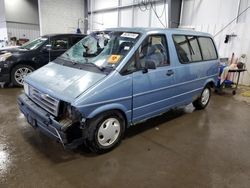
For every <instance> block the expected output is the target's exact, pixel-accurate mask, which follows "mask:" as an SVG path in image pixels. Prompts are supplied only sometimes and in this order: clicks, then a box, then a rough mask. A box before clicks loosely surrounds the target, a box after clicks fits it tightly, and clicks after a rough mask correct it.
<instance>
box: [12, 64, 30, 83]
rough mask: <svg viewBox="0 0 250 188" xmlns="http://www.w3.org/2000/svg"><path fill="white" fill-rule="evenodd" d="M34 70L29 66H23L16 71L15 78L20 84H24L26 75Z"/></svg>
mask: <svg viewBox="0 0 250 188" xmlns="http://www.w3.org/2000/svg"><path fill="white" fill-rule="evenodd" d="M31 72H32V70H31V69H30V68H27V67H21V68H19V69H17V70H16V72H15V80H16V82H17V83H18V84H20V85H23V80H24V78H25V76H27V75H28V74H29V73H31Z"/></svg>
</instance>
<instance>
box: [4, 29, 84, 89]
mask: <svg viewBox="0 0 250 188" xmlns="http://www.w3.org/2000/svg"><path fill="white" fill-rule="evenodd" d="M84 37H85V35H82V34H53V35H45V36H42V37H40V38H38V39H35V40H33V41H31V42H28V43H26V44H24V45H23V46H21V47H18V48H10V49H5V50H2V51H1V50H0V82H4V83H7V84H9V83H11V84H13V85H15V86H22V85H23V78H24V77H25V76H26V75H27V74H29V73H31V72H33V71H34V70H35V69H38V68H40V67H42V66H43V65H45V64H47V63H48V62H50V61H53V60H54V59H56V58H57V57H58V56H60V55H61V54H63V53H64V52H65V51H66V50H68V49H69V48H70V47H71V46H73V45H74V44H75V43H77V42H78V41H79V40H81V39H82V38H84Z"/></svg>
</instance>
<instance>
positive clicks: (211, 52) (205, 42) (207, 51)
mask: <svg viewBox="0 0 250 188" xmlns="http://www.w3.org/2000/svg"><path fill="white" fill-rule="evenodd" d="M198 40H199V43H200V47H201V51H202V56H203V59H204V60H213V59H217V58H218V57H217V53H216V49H215V46H214V43H213V41H212V39H211V38H208V37H198Z"/></svg>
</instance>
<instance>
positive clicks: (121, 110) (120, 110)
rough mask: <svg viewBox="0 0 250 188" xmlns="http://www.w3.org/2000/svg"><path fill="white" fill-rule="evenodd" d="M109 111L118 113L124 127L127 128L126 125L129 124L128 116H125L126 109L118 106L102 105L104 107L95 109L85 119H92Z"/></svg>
mask: <svg viewBox="0 0 250 188" xmlns="http://www.w3.org/2000/svg"><path fill="white" fill-rule="evenodd" d="M111 111H114V112H117V113H119V114H120V115H122V117H123V119H124V121H125V125H126V127H127V124H128V122H129V117H128V115H127V114H126V111H127V110H126V108H125V107H124V106H122V105H120V104H107V105H104V106H101V107H99V108H96V109H95V110H94V111H92V112H91V113H90V114H89V115H88V116H87V117H86V118H87V119H92V118H94V117H96V116H98V115H100V114H102V113H105V112H111Z"/></svg>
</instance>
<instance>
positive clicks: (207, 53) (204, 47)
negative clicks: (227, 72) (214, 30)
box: [173, 35, 217, 63]
mask: <svg viewBox="0 0 250 188" xmlns="http://www.w3.org/2000/svg"><path fill="white" fill-rule="evenodd" d="M173 40H174V44H175V48H176V51H177V55H178V57H179V60H180V62H181V63H192V62H197V61H206V60H213V59H217V53H216V49H215V46H214V43H213V41H212V39H211V38H208V37H197V36H186V35H174V36H173Z"/></svg>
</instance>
